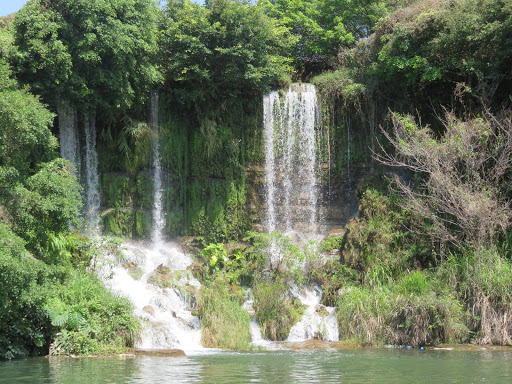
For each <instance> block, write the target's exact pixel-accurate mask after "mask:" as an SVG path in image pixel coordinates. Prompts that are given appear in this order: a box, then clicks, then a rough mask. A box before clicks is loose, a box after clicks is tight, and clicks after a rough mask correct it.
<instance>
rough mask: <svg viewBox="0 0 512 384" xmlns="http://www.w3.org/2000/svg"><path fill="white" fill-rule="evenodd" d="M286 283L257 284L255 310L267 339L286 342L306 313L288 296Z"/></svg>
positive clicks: (300, 305) (264, 282)
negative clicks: (295, 325)
mask: <svg viewBox="0 0 512 384" xmlns="http://www.w3.org/2000/svg"><path fill="white" fill-rule="evenodd" d="M286 291H287V287H286V285H285V283H284V281H276V282H271V281H263V282H260V283H257V284H255V286H254V290H253V294H254V309H255V311H256V318H257V320H258V323H259V324H260V327H261V332H262V334H263V336H264V337H265V338H266V339H270V340H285V339H286V338H287V337H288V334H289V333H290V329H291V328H292V327H293V325H294V324H295V323H296V322H297V321H299V320H300V318H301V317H302V315H303V313H304V311H303V307H302V304H301V303H294V302H292V301H291V300H290V298H289V297H287V295H286Z"/></svg>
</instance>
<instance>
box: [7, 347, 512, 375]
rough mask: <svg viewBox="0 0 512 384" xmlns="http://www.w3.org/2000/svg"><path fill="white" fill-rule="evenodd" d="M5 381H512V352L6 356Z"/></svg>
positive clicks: (369, 350) (285, 352)
mask: <svg viewBox="0 0 512 384" xmlns="http://www.w3.org/2000/svg"><path fill="white" fill-rule="evenodd" d="M0 383H9V384H14V383H30V384H38V383H62V384H96V383H108V384H124V383H152V384H155V383H354V384H357V383H365V384H368V383H466V384H467V383H496V384H498V383H499V384H503V383H512V351H511V350H496V349H478V350H464V351H437V350H427V351H419V350H397V349H389V350H387V349H353V350H352V349H350V350H324V351H319V350H316V351H315V350H298V351H272V352H227V351H213V352H207V353H200V354H195V355H189V356H187V357H174V358H173V357H150V356H142V357H109V358H103V357H94V358H93V357H90V358H50V359H49V358H29V359H22V360H14V361H2V362H0Z"/></svg>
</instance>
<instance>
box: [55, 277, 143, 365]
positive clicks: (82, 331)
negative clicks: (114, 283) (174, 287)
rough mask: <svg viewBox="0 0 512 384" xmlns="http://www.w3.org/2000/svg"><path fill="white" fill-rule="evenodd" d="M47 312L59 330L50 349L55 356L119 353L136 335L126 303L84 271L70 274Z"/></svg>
mask: <svg viewBox="0 0 512 384" xmlns="http://www.w3.org/2000/svg"><path fill="white" fill-rule="evenodd" d="M46 308H47V311H48V313H49V316H50V319H51V321H52V324H53V325H54V326H56V327H58V328H59V332H58V333H57V335H56V338H55V340H54V342H53V344H52V347H51V353H52V354H54V355H58V354H104V353H119V352H122V351H124V350H125V349H126V348H129V347H133V344H134V341H135V337H136V334H137V332H138V331H139V323H138V320H137V319H135V318H134V316H133V314H132V311H133V308H132V304H131V303H130V302H129V301H128V299H126V298H123V297H119V296H117V295H116V294H114V293H112V292H110V291H109V290H107V289H106V288H105V286H104V285H103V284H102V283H101V282H100V281H99V280H98V279H97V278H95V277H94V276H93V275H91V274H89V273H88V272H85V271H72V272H70V276H69V278H68V279H67V281H66V282H65V284H63V285H62V286H60V288H59V289H58V291H57V292H56V293H55V296H54V297H53V298H52V299H51V300H49V301H48V304H47V305H46Z"/></svg>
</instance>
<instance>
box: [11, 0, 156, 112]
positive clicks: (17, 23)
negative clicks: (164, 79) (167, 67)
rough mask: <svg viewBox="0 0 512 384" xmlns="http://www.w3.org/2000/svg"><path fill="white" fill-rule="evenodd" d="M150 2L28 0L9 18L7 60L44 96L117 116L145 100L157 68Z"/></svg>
mask: <svg viewBox="0 0 512 384" xmlns="http://www.w3.org/2000/svg"><path fill="white" fill-rule="evenodd" d="M156 12H157V8H156V5H155V2H153V1H152V0H117V1H109V2H105V1H102V0H93V1H75V0H63V1H58V2H55V1H48V0H31V1H29V2H28V3H27V4H26V5H25V6H24V7H23V8H22V9H21V10H20V11H19V12H18V13H17V14H16V17H15V19H14V21H13V28H14V45H15V48H16V50H15V51H14V52H13V53H12V54H11V60H12V62H13V63H14V66H15V68H16V73H17V75H18V77H19V79H20V80H21V81H22V82H24V83H25V84H30V85H31V87H32V88H33V89H34V90H35V91H36V92H38V93H40V94H42V95H43V96H44V97H45V99H46V100H48V101H54V99H55V96H56V95H57V96H58V98H60V99H62V100H66V101H68V102H70V103H71V104H72V105H75V106H77V107H79V108H83V109H87V108H90V107H91V106H93V107H96V108H99V109H102V110H104V111H105V112H106V113H107V114H108V115H110V116H111V117H112V116H115V115H117V112H118V111H119V110H120V111H124V110H126V109H127V108H128V107H130V106H131V105H132V103H133V102H134V101H139V102H140V101H142V100H145V99H146V98H147V94H148V93H149V89H150V87H151V85H152V83H153V82H154V81H155V80H156V79H157V78H158V74H157V71H156V68H155V65H154V63H153V62H152V60H151V59H152V56H153V55H154V54H155V53H156V15H157V13H156Z"/></svg>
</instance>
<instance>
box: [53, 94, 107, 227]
mask: <svg viewBox="0 0 512 384" xmlns="http://www.w3.org/2000/svg"><path fill="white" fill-rule="evenodd" d="M57 113H58V117H59V129H60V132H59V136H60V156H61V157H62V158H64V159H66V160H69V161H71V163H73V165H74V166H75V169H76V173H75V175H76V176H77V177H78V178H79V179H80V180H81V181H82V184H83V187H84V195H83V199H84V210H83V215H84V217H85V220H86V222H87V227H86V229H85V231H86V233H88V234H90V235H97V234H98V233H99V219H98V214H99V207H100V191H99V175H98V153H97V151H96V116H95V113H94V112H91V113H84V114H83V115H81V116H83V131H84V136H83V139H85V142H84V143H83V145H80V135H79V130H78V124H79V119H78V113H77V111H76V109H75V108H73V107H72V106H70V105H69V103H66V102H61V103H59V105H58V108H57ZM80 123H82V121H80Z"/></svg>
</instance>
